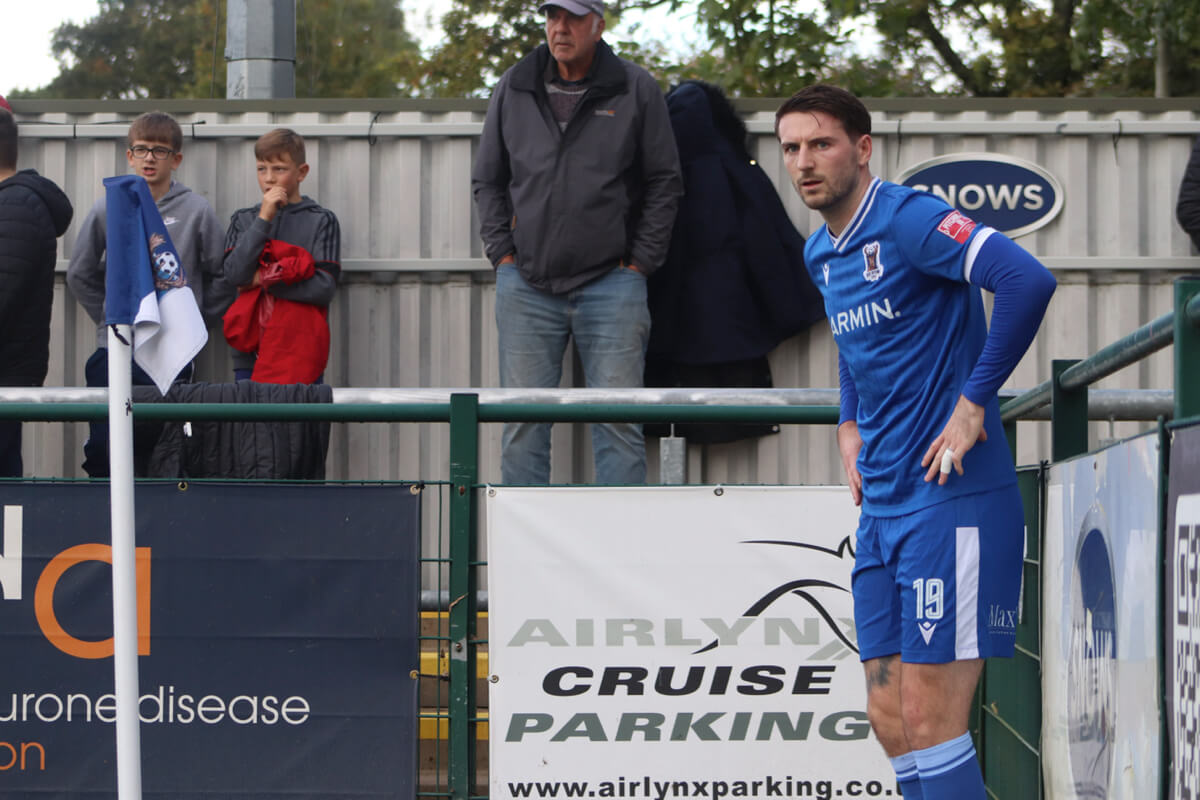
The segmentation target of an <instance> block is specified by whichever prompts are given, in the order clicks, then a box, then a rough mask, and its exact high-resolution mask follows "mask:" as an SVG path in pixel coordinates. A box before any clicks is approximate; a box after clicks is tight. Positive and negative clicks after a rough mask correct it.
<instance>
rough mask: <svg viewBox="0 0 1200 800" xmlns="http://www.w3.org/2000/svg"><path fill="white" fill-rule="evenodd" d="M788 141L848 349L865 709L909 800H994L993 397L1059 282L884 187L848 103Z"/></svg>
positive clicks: (997, 467)
mask: <svg viewBox="0 0 1200 800" xmlns="http://www.w3.org/2000/svg"><path fill="white" fill-rule="evenodd" d="M775 132H776V135H777V136H778V137H779V141H780V145H781V146H782V148H783V158H784V163H785V165H786V167H787V170H788V175H789V177H790V178H791V181H792V183H793V185H794V186H795V189H796V191H797V192H798V193H799V195H800V197H801V199H802V200H803V201H804V204H805V205H806V206H808V207H809V208H811V209H814V210H816V211H818V212H820V214H821V216H822V218H823V219H824V221H825V225H823V226H822V227H821V228H820V229H819V230H817V231H816V232H815V233H814V234H813V235H812V236H810V237H809V239H808V242H807V245H806V247H805V253H804V255H805V261H806V262H807V265H808V269H809V272H810V273H811V275H812V278H813V281H814V282H815V283H816V284H817V286H818V288H820V289H821V292H822V294H823V295H824V298H825V310H826V312H827V314H828V316H829V324H830V326H831V328H832V329H833V336H834V340H835V341H836V342H837V346H838V372H839V383H840V388H841V398H840V406H841V408H840V413H839V418H838V429H837V441H838V448H839V450H840V452H841V455H842V463H843V466H844V467H845V470H846V476H847V479H848V482H849V485H850V491H851V493H852V494H853V497H854V501H855V503H856V504H858V505H861V507H862V512H861V516H860V519H859V527H858V532H857V542H858V544H857V550H856V556H855V565H854V573H853V592H854V617H855V622H856V625H857V627H858V644H859V652H860V656H861V658H862V661H863V666H864V668H865V670H866V678H867V713H868V716H869V718H870V720H871V725H872V728H873V729H874V731H875V734H876V737H877V738H878V739H879V742H880V744H882V745H883V748H884V750H885V751H886V753H887V755H888V756H889V758H890V759H891V761H892V765H893V767H894V768H895V770H896V776H897V779H898V781H899V783H900V787H901V790H902V792H903V796H904V797H905V798H909V800H911V798H924V800H941V799H942V798H954V800H983V799H984V798H985V796H986V795H985V791H984V786H983V778H982V776H981V774H980V769H979V764H978V761H977V759H976V758H975V748H974V744H973V743H972V741H971V738H970V735H969V734H968V733H967V720H968V715H969V711H970V704H971V699H972V697H973V695H974V692H975V686H976V684H977V683H978V681H979V675H980V672H981V670H982V667H983V661H982V659H984V658H988V657H991V656H1005V657H1008V656H1011V655H1012V652H1013V646H1014V644H1015V642H1016V612H1017V602H1018V598H1017V595H1018V593H1019V591H1020V581H1021V562H1022V557H1023V550H1024V518H1023V515H1022V511H1021V498H1020V495H1019V494H1018V492H1017V484H1016V472H1015V470H1014V468H1013V464H1012V459H1011V456H1010V454H1009V449H1008V446H1007V444H1006V442H1005V437H1004V430H1003V427H1002V425H1001V421H1000V411H999V403H998V401H997V399H996V392H997V390H998V389H999V388H1000V385H1001V384H1002V383H1003V382H1004V381H1005V380H1006V379H1007V378H1008V376H1009V374H1010V373H1011V372H1012V370H1013V368H1014V367H1015V366H1016V365H1017V362H1018V361H1019V360H1020V359H1021V356H1022V355H1023V354H1024V352H1025V350H1026V349H1027V348H1028V347H1029V344H1030V342H1031V341H1032V340H1033V337H1034V334H1035V333H1036V332H1037V329H1038V325H1039V324H1040V323H1041V319H1042V315H1043V313H1044V312H1045V310H1046V306H1047V304H1048V303H1049V301H1050V296H1051V295H1052V294H1053V292H1054V288H1055V280H1054V278H1053V276H1051V275H1050V273H1049V272H1048V271H1047V270H1046V269H1045V267H1043V266H1042V265H1041V264H1040V263H1039V262H1038V261H1037V260H1036V259H1035V258H1034V257H1033V256H1031V255H1029V253H1027V252H1025V251H1024V250H1023V249H1021V248H1020V247H1018V246H1017V245H1016V244H1014V243H1013V242H1012V240H1010V239H1009V238H1008V237H1006V236H1004V235H1003V234H1001V233H1000V232H998V231H996V230H993V229H992V228H989V227H987V226H985V225H981V224H977V223H976V222H975V221H973V220H971V219H970V218H969V217H966V216H964V215H963V214H961V213H959V212H957V211H955V210H954V209H952V208H950V206H948V205H946V204H945V203H944V202H943V201H942V200H940V199H938V198H937V197H935V196H934V195H931V194H927V193H925V192H918V191H915V190H913V189H909V188H906V187H903V186H898V185H896V184H892V183H888V182H885V181H882V180H880V179H879V178H876V177H874V176H873V175H872V174H871V171H870V160H871V147H872V144H871V116H870V113H869V112H868V111H867V109H866V107H865V106H864V105H863V104H862V102H861V101H859V100H858V98H856V97H855V96H854V95H852V94H850V93H849V92H846V91H844V90H842V89H839V88H836V87H832V86H825V85H816V86H810V87H808V88H806V89H803V90H801V91H800V92H798V93H797V94H795V95H794V96H793V97H791V98H790V99H789V100H787V101H786V102H785V103H784V104H783V105H782V106H781V107H780V109H779V111H778V112H777V113H776V115H775ZM981 288H982V289H987V290H988V291H989V292H992V293H993V294H994V297H995V303H994V307H993V312H992V320H991V325H990V328H989V326H988V321H987V317H986V315H985V313H984V307H983V299H982V296H981V293H980V289H981Z"/></svg>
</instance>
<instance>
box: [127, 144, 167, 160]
mask: <svg viewBox="0 0 1200 800" xmlns="http://www.w3.org/2000/svg"><path fill="white" fill-rule="evenodd" d="M129 152H131V153H133V157H134V158H146V157H147V156H149V155H150V154H151V153H153V154H154V159H155V160H156V161H162V160H163V159H164V158H170V157H171V156H173V155H175V151H174V150H172V149H171V148H169V147H146V146H145V145H142V144H137V145H134V146H133V147H131V148H129Z"/></svg>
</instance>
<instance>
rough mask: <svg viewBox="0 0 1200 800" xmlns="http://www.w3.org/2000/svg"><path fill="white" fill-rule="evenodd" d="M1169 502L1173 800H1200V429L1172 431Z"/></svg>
mask: <svg viewBox="0 0 1200 800" xmlns="http://www.w3.org/2000/svg"><path fill="white" fill-rule="evenodd" d="M1170 476H1171V477H1170V482H1169V489H1168V492H1169V496H1168V498H1167V549H1168V552H1167V591H1166V592H1165V596H1166V603H1167V608H1166V619H1167V627H1166V631H1167V720H1168V724H1167V730H1168V731H1169V732H1170V735H1171V763H1172V764H1173V765H1174V769H1173V774H1172V776H1171V786H1172V789H1171V795H1170V796H1171V797H1173V798H1175V800H1192V798H1196V797H1200V696H1198V695H1200V580H1197V577H1198V573H1200V425H1193V426H1191V427H1187V428H1175V429H1174V430H1173V431H1172V432H1171V466H1170Z"/></svg>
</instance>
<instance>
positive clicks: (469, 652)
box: [447, 394, 479, 800]
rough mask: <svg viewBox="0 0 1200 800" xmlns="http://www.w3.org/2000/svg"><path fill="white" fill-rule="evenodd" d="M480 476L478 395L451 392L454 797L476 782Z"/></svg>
mask: <svg viewBox="0 0 1200 800" xmlns="http://www.w3.org/2000/svg"><path fill="white" fill-rule="evenodd" d="M478 480H479V395H477V394H454V395H451V396H450V598H451V600H450V608H449V627H450V693H449V708H448V709H447V711H448V713H449V716H450V734H449V739H448V746H449V754H448V758H447V768H448V770H447V771H448V776H447V783H448V788H449V790H450V797H452V798H453V799H454V800H467V798H468V797H470V796H471V793H472V789H473V787H474V784H475V728H476V722H475V719H476V710H475V677H476V676H475V672H476V666H475V663H476V656H475V617H476V600H475V587H476V583H477V581H476V576H475V565H474V561H475V557H476V556H475V554H476V552H477V550H478V548H477V546H476V545H477V540H478V535H477V532H476V526H475V521H476V505H475V484H476V483H477V482H478Z"/></svg>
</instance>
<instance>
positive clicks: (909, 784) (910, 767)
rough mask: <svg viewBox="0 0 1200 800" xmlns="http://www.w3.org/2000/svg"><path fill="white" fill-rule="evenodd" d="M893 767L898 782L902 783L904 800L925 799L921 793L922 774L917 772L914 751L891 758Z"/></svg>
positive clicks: (901, 792)
mask: <svg viewBox="0 0 1200 800" xmlns="http://www.w3.org/2000/svg"><path fill="white" fill-rule="evenodd" d="M891 762H892V769H894V770H896V782H897V783H899V784H900V795H901V796H902V797H903V798H904V800H925V795H924V794H922V793H921V776H920V774H919V773H918V772H917V760H916V759H915V758H913V754H912V753H905V754H904V755H902V756H896V757H895V758H893V759H891Z"/></svg>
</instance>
